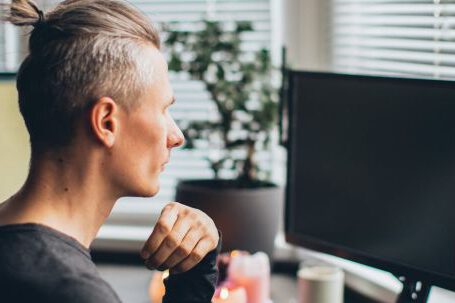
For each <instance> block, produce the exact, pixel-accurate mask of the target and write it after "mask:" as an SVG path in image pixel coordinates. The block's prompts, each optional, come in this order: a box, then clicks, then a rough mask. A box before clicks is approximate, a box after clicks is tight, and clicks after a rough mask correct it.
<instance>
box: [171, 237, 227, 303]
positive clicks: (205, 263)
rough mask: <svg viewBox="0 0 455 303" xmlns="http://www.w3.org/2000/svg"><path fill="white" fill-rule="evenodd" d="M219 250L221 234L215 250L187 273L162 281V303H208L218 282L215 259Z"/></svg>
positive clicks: (174, 275) (173, 275)
mask: <svg viewBox="0 0 455 303" xmlns="http://www.w3.org/2000/svg"><path fill="white" fill-rule="evenodd" d="M220 250H221V233H220V239H219V241H218V245H217V247H216V249H215V250H212V251H211V252H209V253H208V254H207V255H206V256H205V257H204V258H203V259H202V260H201V262H199V263H198V264H197V265H196V266H195V267H193V268H192V269H190V270H189V271H186V272H183V273H179V274H172V275H170V276H169V277H168V278H166V279H165V280H164V286H165V288H166V293H165V295H164V297H163V303H210V302H211V301H212V297H213V294H214V293H215V286H216V283H217V280H218V268H217V266H216V257H217V256H218V254H219V252H220Z"/></svg>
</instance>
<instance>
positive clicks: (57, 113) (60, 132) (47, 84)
mask: <svg viewBox="0 0 455 303" xmlns="http://www.w3.org/2000/svg"><path fill="white" fill-rule="evenodd" d="M4 11H6V14H4V16H3V20H5V21H9V22H11V23H13V24H15V25H18V26H33V30H32V31H31V34H30V39H29V54H28V56H27V57H26V58H25V60H24V61H23V62H22V64H21V66H20V69H19V71H18V74H17V89H18V92H19V106H20V110H21V113H22V115H23V117H24V121H25V124H26V126H27V129H28V131H29V133H30V141H31V145H32V150H33V149H34V147H35V148H49V147H53V146H55V147H58V146H62V145H65V144H68V143H69V142H70V141H71V138H72V137H73V132H74V123H75V121H76V119H78V118H80V117H81V116H82V114H83V113H84V112H85V111H86V110H87V109H89V108H90V107H91V106H92V104H93V103H94V102H95V101H96V100H99V98H101V97H103V96H107V97H111V98H113V99H114V100H115V101H116V102H117V103H118V104H119V105H121V106H124V107H125V108H126V109H129V108H131V107H132V106H134V104H135V101H136V100H137V99H138V98H139V97H140V96H141V94H142V92H143V91H144V90H145V88H146V87H148V86H150V85H151V81H152V71H153V64H152V62H151V61H149V60H148V59H147V58H146V57H145V55H144V53H145V51H146V49H147V46H151V45H153V46H154V47H156V48H160V40H159V35H158V33H157V31H156V29H155V28H154V27H153V25H152V24H151V23H150V21H149V20H148V18H147V17H146V16H145V15H144V14H142V13H141V12H139V11H138V10H137V9H136V8H135V7H133V6H131V5H130V4H127V3H126V2H122V1H117V0H67V1H63V2H61V3H60V4H58V5H57V6H56V7H55V8H54V9H53V10H50V11H48V12H42V11H41V10H40V9H39V8H38V6H37V5H36V3H35V2H33V1H31V0H13V1H12V2H11V4H9V5H7V7H6V10H5V9H4Z"/></svg>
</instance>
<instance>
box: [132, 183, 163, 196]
mask: <svg viewBox="0 0 455 303" xmlns="http://www.w3.org/2000/svg"><path fill="white" fill-rule="evenodd" d="M159 191H160V186H159V185H158V184H157V185H154V186H150V185H149V186H148V187H143V188H141V189H138V190H135V191H134V192H132V194H131V195H130V196H132V197H141V198H151V197H153V196H156V195H157V194H158V192H159Z"/></svg>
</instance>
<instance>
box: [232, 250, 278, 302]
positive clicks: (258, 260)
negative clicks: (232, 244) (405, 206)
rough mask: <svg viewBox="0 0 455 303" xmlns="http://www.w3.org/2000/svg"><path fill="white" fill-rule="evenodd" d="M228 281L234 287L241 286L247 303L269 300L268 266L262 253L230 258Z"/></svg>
mask: <svg viewBox="0 0 455 303" xmlns="http://www.w3.org/2000/svg"><path fill="white" fill-rule="evenodd" d="M228 279H229V281H230V282H232V283H233V284H234V285H237V286H243V287H244V288H245V290H246V295H247V299H248V303H266V302H268V301H269V298H270V264H269V258H268V257H267V255H266V254H265V253H263V252H258V253H256V254H254V255H239V256H235V257H232V259H231V263H230V264H229V269H228Z"/></svg>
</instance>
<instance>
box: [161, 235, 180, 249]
mask: <svg viewBox="0 0 455 303" xmlns="http://www.w3.org/2000/svg"><path fill="white" fill-rule="evenodd" d="M164 244H165V245H166V246H167V247H170V248H172V247H176V246H177V245H178V240H177V238H176V237H175V236H169V237H167V238H166V240H164Z"/></svg>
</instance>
